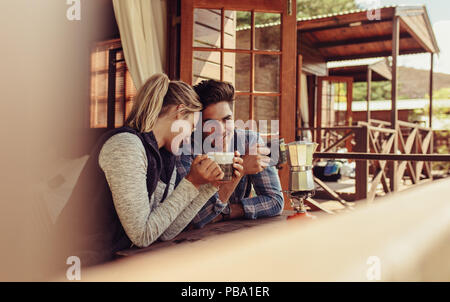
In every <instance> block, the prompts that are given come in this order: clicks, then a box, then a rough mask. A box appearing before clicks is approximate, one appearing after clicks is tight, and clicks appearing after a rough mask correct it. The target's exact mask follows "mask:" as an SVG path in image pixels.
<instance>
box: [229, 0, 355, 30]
mask: <svg viewBox="0 0 450 302" xmlns="http://www.w3.org/2000/svg"><path fill="white" fill-rule="evenodd" d="M354 9H358V6H357V5H356V3H355V0H297V18H305V17H314V16H318V15H324V14H334V13H339V12H345V11H349V10H354ZM250 15H251V14H250V12H237V27H238V28H240V27H246V26H250ZM276 22H280V15H279V14H270V13H257V14H256V15H255V23H256V24H267V23H276Z"/></svg>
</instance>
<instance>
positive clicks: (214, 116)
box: [202, 101, 234, 139]
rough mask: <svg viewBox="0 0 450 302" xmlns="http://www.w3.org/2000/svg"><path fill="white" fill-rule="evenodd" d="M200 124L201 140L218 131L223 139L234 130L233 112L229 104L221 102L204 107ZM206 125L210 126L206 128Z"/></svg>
mask: <svg viewBox="0 0 450 302" xmlns="http://www.w3.org/2000/svg"><path fill="white" fill-rule="evenodd" d="M202 123H203V138H206V137H207V136H209V135H211V134H213V133H216V131H218V133H220V134H221V135H222V137H223V138H224V139H225V137H226V136H227V135H228V136H229V135H230V134H231V133H232V132H233V130H234V121H233V112H232V111H231V108H230V103H228V102H226V101H223V102H219V103H216V104H213V105H209V106H208V107H206V108H205V109H204V110H203V111H202ZM205 125H206V127H205ZM208 125H210V126H209V127H208Z"/></svg>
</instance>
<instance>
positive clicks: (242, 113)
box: [234, 95, 250, 123]
mask: <svg viewBox="0 0 450 302" xmlns="http://www.w3.org/2000/svg"><path fill="white" fill-rule="evenodd" d="M234 119H235V121H239V120H242V121H243V122H244V123H246V122H247V121H248V120H249V119H250V96H248V95H237V96H236V97H235V102H234Z"/></svg>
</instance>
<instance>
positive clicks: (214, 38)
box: [194, 8, 222, 48]
mask: <svg viewBox="0 0 450 302" xmlns="http://www.w3.org/2000/svg"><path fill="white" fill-rule="evenodd" d="M221 18H222V17H221V12H220V10H212V9H199V8H196V9H194V47H195V46H197V47H212V48H217V47H220V30H221V23H222V21H221Z"/></svg>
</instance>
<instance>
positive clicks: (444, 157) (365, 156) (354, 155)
mask: <svg viewBox="0 0 450 302" xmlns="http://www.w3.org/2000/svg"><path fill="white" fill-rule="evenodd" d="M313 157H314V158H323V159H338V158H340V159H354V160H389V161H405V160H408V161H421V162H424V161H431V162H450V155H449V154H392V153H378V154H375V153H361V152H348V153H337V152H334V153H333V152H326V153H324V152H316V153H314V156H313Z"/></svg>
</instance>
